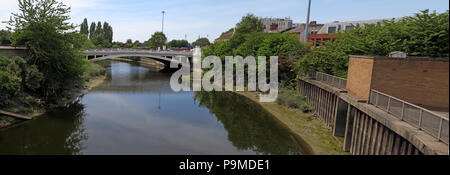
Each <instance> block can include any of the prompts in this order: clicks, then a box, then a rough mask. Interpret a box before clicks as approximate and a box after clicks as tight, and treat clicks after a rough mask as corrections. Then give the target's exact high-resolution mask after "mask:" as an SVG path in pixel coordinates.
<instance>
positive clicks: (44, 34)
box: [0, 0, 105, 123]
mask: <svg viewBox="0 0 450 175" xmlns="http://www.w3.org/2000/svg"><path fill="white" fill-rule="evenodd" d="M19 10H20V12H19V13H13V14H12V18H11V20H10V21H9V22H8V24H9V26H8V30H9V31H11V32H8V31H2V33H8V34H9V35H8V36H7V37H6V38H2V40H7V42H10V43H11V45H12V46H26V47H27V48H28V54H27V55H28V56H26V57H24V58H21V57H13V58H6V57H0V108H1V109H5V110H9V111H11V112H16V113H22V114H30V115H32V114H33V113H42V112H43V111H45V109H48V108H51V107H53V106H56V105H61V104H60V103H61V102H62V101H63V102H64V101H67V100H69V99H68V98H70V97H72V96H73V92H74V90H75V89H82V88H84V86H85V85H86V82H87V81H89V80H90V79H92V78H93V77H96V76H99V75H102V74H104V73H105V70H104V69H103V67H101V66H99V65H96V64H92V63H90V62H89V61H87V60H86V59H85V57H84V56H83V55H81V53H80V51H81V50H85V49H89V48H92V47H93V44H92V42H91V41H90V40H89V39H88V37H87V35H84V34H81V33H79V32H77V31H75V27H76V26H75V25H73V24H71V23H69V22H68V20H69V19H70V17H69V15H68V14H69V13H70V7H67V6H66V5H64V4H63V3H60V2H57V1H55V0H37V1H34V0H19ZM3 42H5V41H2V43H3ZM0 119H1V120H10V119H8V118H6V119H5V118H4V117H1V118H0ZM0 123H1V122H0Z"/></svg>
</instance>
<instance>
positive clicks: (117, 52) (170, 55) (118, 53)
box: [83, 48, 193, 68]
mask: <svg viewBox="0 0 450 175" xmlns="http://www.w3.org/2000/svg"><path fill="white" fill-rule="evenodd" d="M83 54H85V55H86V59H88V60H89V61H93V62H95V61H101V60H107V59H111V58H124V57H125V58H126V57H145V58H150V59H154V60H157V61H160V62H162V63H164V64H165V65H166V68H168V67H170V62H171V61H172V60H173V59H176V61H179V59H177V58H181V57H184V58H188V60H189V62H190V63H192V58H193V51H165V50H163V51H162V50H147V49H129V48H117V49H91V50H86V51H83Z"/></svg>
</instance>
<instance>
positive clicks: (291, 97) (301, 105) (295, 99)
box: [276, 89, 313, 113]
mask: <svg viewBox="0 0 450 175" xmlns="http://www.w3.org/2000/svg"><path fill="white" fill-rule="evenodd" d="M276 102H277V104H279V105H283V106H287V107H289V108H294V109H300V110H302V112H304V113H308V112H311V111H312V110H313V108H312V106H311V105H309V104H308V103H307V102H306V97H305V96H303V95H301V94H299V93H297V92H296V91H295V90H291V89H280V91H279V93H278V98H277V101H276Z"/></svg>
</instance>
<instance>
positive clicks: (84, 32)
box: [80, 18, 89, 35]
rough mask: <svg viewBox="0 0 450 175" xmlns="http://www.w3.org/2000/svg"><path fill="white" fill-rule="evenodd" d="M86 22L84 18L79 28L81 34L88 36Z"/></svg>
mask: <svg viewBox="0 0 450 175" xmlns="http://www.w3.org/2000/svg"><path fill="white" fill-rule="evenodd" d="M88 25H89V24H88V21H87V19H86V18H84V20H83V23H81V26H80V33H81V34H85V35H89V26H88Z"/></svg>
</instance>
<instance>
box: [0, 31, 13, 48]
mask: <svg viewBox="0 0 450 175" xmlns="http://www.w3.org/2000/svg"><path fill="white" fill-rule="evenodd" d="M9 44H11V32H10V31H7V30H0V45H9Z"/></svg>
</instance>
